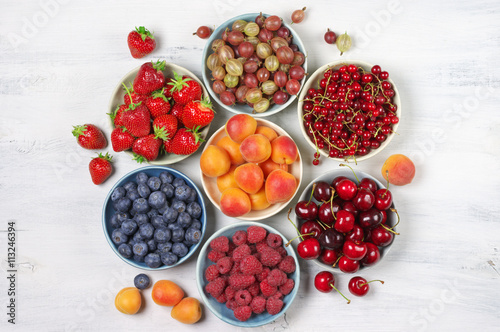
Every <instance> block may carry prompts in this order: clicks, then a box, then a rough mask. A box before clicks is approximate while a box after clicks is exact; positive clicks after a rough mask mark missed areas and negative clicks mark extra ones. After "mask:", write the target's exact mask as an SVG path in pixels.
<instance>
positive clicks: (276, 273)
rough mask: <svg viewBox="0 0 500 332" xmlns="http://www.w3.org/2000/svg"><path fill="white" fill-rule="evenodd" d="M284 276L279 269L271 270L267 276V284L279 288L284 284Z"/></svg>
mask: <svg viewBox="0 0 500 332" xmlns="http://www.w3.org/2000/svg"><path fill="white" fill-rule="evenodd" d="M286 279H287V278H286V274H285V272H283V271H281V270H280V269H273V270H271V272H269V275H268V276H267V279H266V280H267V283H268V284H269V285H270V286H281V285H283V284H284V283H285V282H286Z"/></svg>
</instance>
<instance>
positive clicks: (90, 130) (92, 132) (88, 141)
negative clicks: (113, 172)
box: [72, 124, 108, 150]
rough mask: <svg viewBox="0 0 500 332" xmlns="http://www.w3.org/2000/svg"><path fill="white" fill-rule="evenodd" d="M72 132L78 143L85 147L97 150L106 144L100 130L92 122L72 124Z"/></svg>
mask: <svg viewBox="0 0 500 332" xmlns="http://www.w3.org/2000/svg"><path fill="white" fill-rule="evenodd" d="M72 133H73V136H75V137H76V138H77V142H78V144H79V145H80V146H81V147H83V148H85V149H89V150H99V149H103V148H105V147H106V145H108V142H107V141H106V137H105V136H104V134H103V133H102V131H101V130H100V129H99V128H97V127H96V126H95V125H93V124H84V125H83V126H73V131H72Z"/></svg>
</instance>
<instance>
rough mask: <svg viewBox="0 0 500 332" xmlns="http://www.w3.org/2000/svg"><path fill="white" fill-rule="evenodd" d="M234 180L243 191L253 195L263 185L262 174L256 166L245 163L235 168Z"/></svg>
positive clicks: (260, 169)
mask: <svg viewBox="0 0 500 332" xmlns="http://www.w3.org/2000/svg"><path fill="white" fill-rule="evenodd" d="M234 180H235V181H236V183H237V184H238V187H240V188H241V189H242V190H243V191H245V192H246V193H248V194H255V193H256V192H257V191H259V190H260V188H262V185H263V184H264V172H262V168H260V167H259V166H258V165H257V164H252V163H246V164H243V165H240V166H238V167H236V169H235V170H234Z"/></svg>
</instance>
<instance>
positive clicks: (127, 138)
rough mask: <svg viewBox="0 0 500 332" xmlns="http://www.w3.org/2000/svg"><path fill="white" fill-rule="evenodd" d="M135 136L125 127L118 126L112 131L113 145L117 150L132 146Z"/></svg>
mask: <svg viewBox="0 0 500 332" xmlns="http://www.w3.org/2000/svg"><path fill="white" fill-rule="evenodd" d="M133 144H134V136H132V134H131V133H129V132H128V131H127V130H126V129H125V128H121V127H116V128H115V129H113V131H112V132H111V145H112V146H113V150H114V151H115V152H121V151H125V150H128V149H130V148H132V145H133Z"/></svg>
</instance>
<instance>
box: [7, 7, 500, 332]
mask: <svg viewBox="0 0 500 332" xmlns="http://www.w3.org/2000/svg"><path fill="white" fill-rule="evenodd" d="M304 5H307V7H308V9H307V12H306V14H307V18H306V19H305V20H304V22H302V23H301V24H299V25H294V28H295V29H296V31H297V32H298V33H299V34H300V36H301V37H302V39H303V40H304V43H305V44H306V47H307V49H308V60H309V66H310V67H309V68H310V70H309V71H310V72H312V71H314V70H315V69H316V68H318V67H319V66H320V65H322V64H324V63H327V62H329V61H333V60H336V59H339V54H338V52H337V50H336V48H335V47H334V46H332V45H328V44H326V43H325V42H324V41H323V34H324V32H325V31H326V29H327V28H330V29H333V30H334V31H337V32H338V33H342V32H344V31H345V30H347V31H348V32H349V34H350V35H351V36H352V38H353V43H354V45H353V47H352V49H351V50H350V51H349V52H347V53H345V55H344V58H345V59H361V60H365V61H368V62H371V63H374V64H380V65H381V66H382V67H383V69H386V70H388V71H389V72H390V75H391V78H392V79H393V80H394V81H395V82H396V83H397V85H398V88H399V92H400V95H401V100H402V104H403V112H404V114H403V116H402V121H401V125H400V127H399V135H398V136H397V137H395V138H394V140H393V141H392V142H391V144H390V145H389V146H388V148H387V149H386V150H384V151H383V152H382V153H380V154H378V155H377V156H375V157H374V158H372V159H370V160H368V161H364V162H361V163H359V165H358V166H357V167H356V169H358V170H362V171H365V172H369V173H371V174H373V175H375V176H376V177H377V178H379V179H381V176H380V167H381V165H382V163H383V162H384V160H385V159H386V158H387V157H388V156H389V155H391V154H393V153H403V154H406V155H408V156H409V157H411V158H412V159H413V160H414V162H415V164H416V166H417V173H416V177H415V179H414V182H413V183H412V184H410V185H408V186H405V187H397V188H396V187H393V188H392V189H393V194H394V196H395V200H396V201H397V204H398V209H399V211H400V214H401V217H402V222H401V224H400V226H399V231H400V232H401V235H400V236H399V237H397V239H396V241H395V243H394V245H393V246H392V248H391V251H390V253H389V254H388V255H387V256H386V257H385V258H384V260H383V261H382V262H380V263H379V264H378V265H377V266H376V267H374V268H372V269H369V270H367V271H366V272H363V273H362V275H363V276H364V277H366V278H370V279H371V278H376V279H382V280H385V281H386V283H385V285H383V286H380V285H374V287H372V292H371V293H370V294H369V295H367V296H366V297H365V298H354V299H352V300H353V301H352V303H351V304H349V305H347V304H346V303H345V302H344V301H343V299H342V298H341V297H340V296H338V295H336V294H322V293H319V292H317V291H316V290H315V289H314V286H313V277H314V275H315V274H316V273H317V272H319V271H320V268H319V267H318V266H317V265H315V264H314V263H312V262H302V264H301V269H302V271H303V274H302V279H301V285H300V290H299V292H298V296H297V298H296V300H295V302H294V303H293V305H292V306H291V308H290V309H289V310H288V311H287V313H286V315H285V316H284V317H282V318H281V319H279V320H277V321H275V322H274V323H272V324H269V325H267V326H264V327H262V328H257V329H255V330H262V331H281V330H290V331H305V330H308V331H309V330H310V331H323V330H340V331H344V330H355V329H356V330H360V331H368V330H371V331H426V330H428V331H467V330H472V329H475V330H478V331H479V330H481V331H494V330H498V328H499V326H500V315H499V311H500V283H499V282H500V275H499V271H500V255H499V246H500V240H499V238H500V222H499V220H498V218H499V211H500V208H499V206H500V205H499V203H498V202H499V201H500V190H499V186H500V176H499V175H498V167H499V162H500V158H499V155H500V154H499V153H498V145H499V144H500V134H499V131H498V129H497V127H496V126H498V125H499V124H500V115H499V111H498V105H499V104H500V97H499V96H500V87H499V80H500V60H499V57H498V55H499V53H500V43H499V36H498V32H499V30H498V22H499V21H500V3H499V2H498V1H494V0H489V1H418V2H402V1H398V0H395V1H392V0H391V1H382V2H376V3H375V2H371V1H357V2H354V3H353V2H348V1H345V2H338V1H337V2H331V1H315V2H314V3H312V2H311V3H305V1H295V0H293V1H286V2H285V1H267V2H264V1H253V2H249V1H241V0H233V1H228V0H216V1H213V2H212V1H185V2H172V1H157V2H155V3H150V4H149V5H146V4H142V3H138V2H132V1H107V2H104V1H79V2H77V1H62V0H44V1H32V2H23V3H21V2H19V1H2V4H1V8H2V9H1V14H0V31H1V32H0V54H1V58H0V96H1V111H0V112H1V117H0V154H1V156H2V161H1V162H0V192H1V198H0V211H1V212H0V213H1V218H0V221H1V224H0V230H1V232H0V239H1V245H0V257H1V260H2V265H1V266H2V270H3V271H6V270H7V269H8V266H7V263H6V260H7V233H8V232H7V230H8V223H9V221H15V225H16V229H17V237H16V249H17V251H16V255H17V263H19V265H18V266H16V269H17V271H18V272H17V283H16V287H15V288H16V295H15V299H16V320H15V322H16V326H15V328H17V330H19V331H97V330H103V331H111V330H113V331H124V330H134V331H135V330H137V331H139V330H140V331H146V330H148V331H164V330H170V329H174V330H176V331H193V330H194V329H196V328H197V329H201V330H203V331H214V330H219V331H226V330H238V329H235V328H233V327H231V326H230V325H227V324H225V323H224V322H222V321H220V320H219V319H218V318H217V317H215V316H214V315H213V314H212V313H211V312H210V311H208V310H207V309H206V308H205V311H204V315H203V318H202V320H201V321H200V322H199V323H197V324H196V325H194V326H188V325H182V324H180V323H178V322H177V321H174V320H173V319H171V317H170V310H169V309H167V308H163V307H159V306H156V305H154V304H152V303H153V302H152V301H151V298H150V297H149V292H145V298H146V301H145V302H146V307H145V309H144V310H143V312H141V313H140V314H138V315H135V316H126V315H123V314H121V313H119V312H118V311H117V310H116V309H115V307H114V303H113V302H114V296H115V294H116V293H117V291H118V290H119V289H121V288H122V287H125V286H133V278H134V276H135V275H136V274H137V273H138V272H139V271H138V270H136V269H134V268H132V267H130V266H128V265H126V264H125V263H123V262H122V261H121V260H120V259H119V258H118V257H116V255H115V254H114V253H113V252H112V251H111V249H110V248H109V246H108V244H107V242H106V240H105V238H104V235H103V232H102V227H101V208H102V204H103V200H104V197H105V196H106V194H107V193H108V191H109V189H110V188H111V186H112V185H113V184H114V182H115V181H117V180H118V179H119V178H120V177H121V176H122V175H124V174H126V173H127V172H129V171H131V170H133V169H135V168H137V167H138V165H137V164H136V163H135V161H132V160H131V159H130V157H129V156H127V155H125V154H123V153H113V155H114V160H115V163H114V165H115V173H114V174H113V176H112V177H111V178H110V179H109V180H108V181H107V182H106V183H105V184H103V185H101V186H95V185H93V184H92V183H91V181H90V177H89V174H88V162H89V160H90V158H91V157H92V155H93V153H92V152H89V151H87V150H84V149H82V148H80V147H79V146H78V145H77V144H76V142H75V139H74V137H73V136H72V135H71V130H72V125H77V124H83V123H88V122H90V123H95V124H97V125H99V126H100V127H102V128H103V129H104V130H105V131H106V134H107V135H109V133H110V129H109V128H108V126H107V118H106V117H107V116H106V114H105V113H106V111H107V109H106V108H107V103H108V100H109V98H110V94H111V92H112V90H113V88H114V87H115V85H116V84H117V82H118V81H119V80H120V78H121V77H122V76H123V75H124V74H125V73H127V72H128V71H129V70H131V69H132V68H134V67H137V66H139V65H140V64H142V62H143V60H135V59H133V58H132V57H131V56H130V54H129V52H128V48H127V44H126V36H127V34H128V32H129V31H130V30H131V29H133V27H135V26H139V25H145V26H147V27H148V28H149V29H151V30H154V32H155V36H156V37H157V40H158V48H157V50H156V51H155V52H154V53H153V54H152V55H151V56H149V57H147V58H146V59H144V61H147V60H152V59H157V58H160V59H165V60H167V61H168V62H173V63H176V64H179V65H181V66H184V67H186V68H188V69H190V70H191V71H193V72H194V73H195V74H197V75H198V76H199V77H201V54H202V51H203V47H204V45H205V42H204V41H203V40H201V39H199V38H197V37H194V36H192V35H191V34H192V32H194V31H195V30H196V28H197V27H198V26H200V25H209V26H217V25H218V24H221V23H222V22H224V21H225V20H227V19H229V18H231V17H233V16H236V15H239V14H242V13H247V12H259V11H263V12H265V13H272V14H277V15H280V16H282V17H283V18H284V19H285V20H289V17H290V14H291V12H292V11H293V10H294V9H298V8H302V7H303V6H304ZM217 110H218V113H217V116H216V118H215V120H214V123H213V125H212V127H211V133H212V132H214V131H215V130H216V129H217V128H219V127H220V126H222V125H223V124H224V123H225V121H226V120H227V119H228V118H229V116H230V114H228V113H227V112H224V111H222V109H221V108H218V109H217ZM268 119H270V120H272V121H274V122H276V123H277V124H278V125H280V126H282V127H284V128H285V129H286V130H287V131H288V132H289V133H290V135H291V136H292V137H293V138H294V139H295V141H296V142H297V143H298V145H299V148H300V150H301V151H302V155H303V158H304V162H305V165H306V168H305V172H304V179H303V183H302V187H301V189H300V190H302V189H303V188H304V187H305V186H306V185H307V183H308V182H310V181H311V180H312V179H313V178H315V177H316V176H317V175H319V174H321V173H323V172H326V171H328V170H331V169H335V168H336V167H337V164H336V163H335V162H333V161H327V160H322V163H321V164H320V166H318V167H313V166H312V164H311V162H312V154H313V151H312V150H311V149H310V148H309V146H308V145H307V143H306V141H305V140H304V139H303V138H302V136H301V134H300V131H299V122H298V121H297V116H296V103H294V104H292V106H290V107H289V108H288V109H286V110H285V111H283V112H282V113H280V114H277V115H275V116H272V117H270V118H268ZM108 137H109V136H108ZM108 150H110V151H111V147H109V148H108ZM199 156H200V153H199V152H198V153H196V154H195V155H193V156H191V157H190V158H188V159H186V160H185V161H183V162H180V163H178V164H175V165H174V167H175V168H176V169H178V170H181V171H183V172H185V173H186V174H187V175H188V176H190V177H191V178H192V179H193V180H194V181H195V182H196V183H197V184H198V185H200V178H199V175H198V160H199ZM207 202H208V201H207ZM208 214H209V223H210V224H209V225H208V233H212V232H213V231H214V230H215V229H218V228H220V227H222V226H224V225H227V224H230V223H233V222H235V221H233V220H231V219H230V218H228V217H225V216H224V215H223V214H221V213H220V212H219V211H218V210H217V209H216V208H215V207H214V206H213V205H211V204H210V202H208ZM266 222H267V223H269V224H270V225H272V226H273V227H276V228H277V229H279V230H280V231H281V232H283V233H284V234H285V235H286V236H288V237H292V236H293V234H294V230H293V228H292V227H291V225H290V224H289V223H288V221H287V220H286V212H285V211H283V212H282V213H280V214H278V215H277V216H275V217H273V218H271V219H270V220H268V221H266ZM209 235H210V234H207V235H206V236H205V238H208V236H209ZM195 265H196V260H195V259H191V260H189V262H187V263H186V264H184V265H182V266H180V267H178V268H175V269H170V270H167V271H161V272H156V273H150V276H151V277H152V279H153V280H159V279H171V280H173V281H176V282H178V283H179V284H180V285H181V286H182V288H183V289H184V290H185V291H186V293H187V295H189V296H194V297H197V298H200V296H199V294H198V291H197V288H196V281H195V275H194V271H195ZM8 276H9V274H8V273H7V272H2V275H1V278H0V304H1V305H0V308H2V309H0V317H2V318H1V319H0V330H1V331H10V330H14V326H12V325H11V324H9V323H8V322H7V320H8V318H9V317H8V316H7V313H8V310H9V309H8V308H7V305H9V301H10V298H11V297H10V296H8V289H9V287H10V282H9V280H8V279H7V277H8ZM349 279H350V276H347V275H339V276H338V284H339V287H340V289H341V290H342V291H344V292H348V291H347V282H348V280H349Z"/></svg>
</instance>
